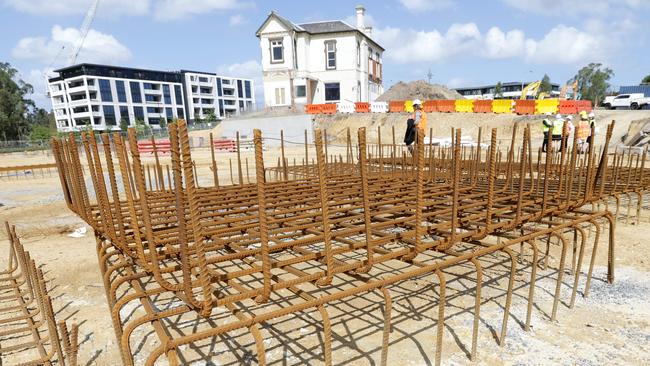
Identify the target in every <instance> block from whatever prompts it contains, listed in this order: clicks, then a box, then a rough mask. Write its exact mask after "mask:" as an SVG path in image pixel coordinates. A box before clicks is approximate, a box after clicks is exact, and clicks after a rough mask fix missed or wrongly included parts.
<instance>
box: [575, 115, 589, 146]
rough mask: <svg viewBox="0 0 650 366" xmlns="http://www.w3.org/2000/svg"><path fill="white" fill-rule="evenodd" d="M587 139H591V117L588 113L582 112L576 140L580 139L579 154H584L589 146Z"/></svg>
mask: <svg viewBox="0 0 650 366" xmlns="http://www.w3.org/2000/svg"><path fill="white" fill-rule="evenodd" d="M587 138H589V117H588V116H587V112H585V111H582V112H580V121H578V128H577V129H576V139H578V141H577V143H578V153H580V154H582V153H584V151H585V148H586V146H587Z"/></svg>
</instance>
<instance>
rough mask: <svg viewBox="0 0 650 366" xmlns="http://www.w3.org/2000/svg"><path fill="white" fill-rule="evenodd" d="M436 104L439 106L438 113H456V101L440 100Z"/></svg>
mask: <svg viewBox="0 0 650 366" xmlns="http://www.w3.org/2000/svg"><path fill="white" fill-rule="evenodd" d="M436 104H437V105H438V112H444V113H453V112H456V101H455V100H438V101H436Z"/></svg>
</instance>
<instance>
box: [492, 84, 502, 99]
mask: <svg viewBox="0 0 650 366" xmlns="http://www.w3.org/2000/svg"><path fill="white" fill-rule="evenodd" d="M498 98H503V86H502V85H501V82H500V81H499V82H498V83H497V85H495V86H494V99H498Z"/></svg>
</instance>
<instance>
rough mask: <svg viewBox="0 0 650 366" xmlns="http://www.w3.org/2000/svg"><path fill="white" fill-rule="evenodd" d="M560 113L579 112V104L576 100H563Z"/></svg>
mask: <svg viewBox="0 0 650 366" xmlns="http://www.w3.org/2000/svg"><path fill="white" fill-rule="evenodd" d="M559 113H561V114H576V113H578V106H577V104H576V101H575V100H561V101H560V109H559Z"/></svg>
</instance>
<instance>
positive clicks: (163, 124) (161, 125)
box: [158, 118, 167, 130]
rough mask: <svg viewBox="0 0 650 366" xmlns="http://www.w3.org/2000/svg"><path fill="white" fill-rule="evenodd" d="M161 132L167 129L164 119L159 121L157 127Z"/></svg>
mask: <svg viewBox="0 0 650 366" xmlns="http://www.w3.org/2000/svg"><path fill="white" fill-rule="evenodd" d="M158 126H159V127H160V129H161V130H164V129H166V128H167V120H166V119H165V118H161V119H160V124H159V125H158Z"/></svg>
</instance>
